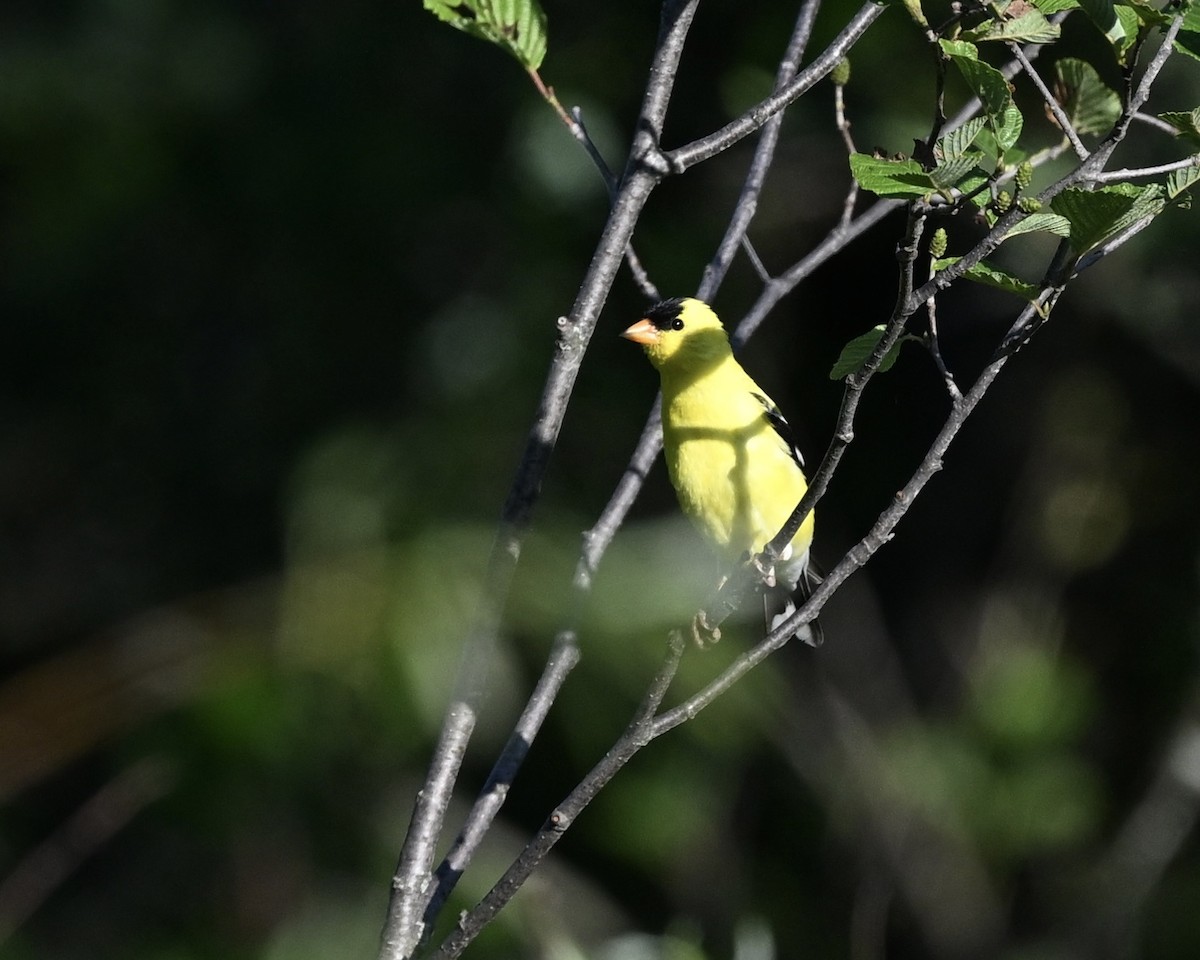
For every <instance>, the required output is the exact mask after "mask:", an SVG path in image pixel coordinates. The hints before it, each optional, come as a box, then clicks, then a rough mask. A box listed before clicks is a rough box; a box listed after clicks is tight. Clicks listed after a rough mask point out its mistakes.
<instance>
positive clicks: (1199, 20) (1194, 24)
mask: <svg viewBox="0 0 1200 960" xmlns="http://www.w3.org/2000/svg"><path fill="white" fill-rule="evenodd" d="M1175 49H1176V50H1178V51H1179V52H1180V53H1186V54H1187V55H1188V56H1189V57H1192V58H1194V59H1196V60H1200V4H1197V3H1194V2H1193V3H1192V4H1191V6H1189V7H1188V8H1187V9H1186V10H1184V11H1183V26H1182V27H1181V28H1180V30H1179V33H1178V34H1177V35H1176V37H1175Z"/></svg>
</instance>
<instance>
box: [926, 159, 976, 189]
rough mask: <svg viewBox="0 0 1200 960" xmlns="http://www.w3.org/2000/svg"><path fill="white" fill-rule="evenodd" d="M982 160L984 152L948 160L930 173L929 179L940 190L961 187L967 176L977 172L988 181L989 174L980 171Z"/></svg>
mask: <svg viewBox="0 0 1200 960" xmlns="http://www.w3.org/2000/svg"><path fill="white" fill-rule="evenodd" d="M982 159H983V153H982V151H978V150H973V151H971V152H970V153H968V154H966V155H965V156H961V157H955V158H954V159H952V160H946V161H944V162H943V163H939V164H938V165H937V166H936V167H934V168H933V169H932V170H931V171H929V179H930V180H932V181H933V182H934V184H935V185H936V186H937V187H938V189H939V190H949V189H950V188H951V187H957V186H959V184H960V182H961V181H962V180H963V178H964V177H966V176H967V174H969V173H972V172H976V171H978V172H979V173H982V174H983V176H984V178H985V179H986V178H987V174H986V173H983V171H982V170H980V169H979V161H980V160H982Z"/></svg>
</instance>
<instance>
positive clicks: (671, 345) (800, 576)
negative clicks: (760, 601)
mask: <svg viewBox="0 0 1200 960" xmlns="http://www.w3.org/2000/svg"><path fill="white" fill-rule="evenodd" d="M621 336H623V337H625V338H626V339H628V340H632V341H633V342H634V343H640V344H641V345H642V347H643V348H644V349H645V351H646V356H647V357H648V358H649V360H650V362H651V363H652V364H653V365H654V366H655V367H656V368H657V369H658V373H659V377H660V379H661V381H662V420H663V455H664V457H665V459H666V461H667V472H668V474H669V475H670V477H671V483H672V484H673V485H674V487H675V492H676V493H677V494H678V496H679V505H680V506H681V507H682V508H683V512H684V513H685V514H687V516H688V517H690V518H691V520H692V522H693V523H695V524H696V526H697V527H698V528H699V529H700V532H701V533H702V534H703V535H704V536H705V537H706V538H707V539H708V540H710V541H711V542H712V543H713V544H714V545H715V546H716V548H717V550H718V552H719V553H720V554H721V555H722V558H723V560H724V561H725V562H726V563H729V564H732V563H733V562H735V561H737V560H741V559H745V558H747V557H754V556H757V555H758V554H759V553H761V552H762V549H763V547H765V546H766V545H767V543H768V542H769V541H770V540H771V538H772V537H774V536H775V534H777V533H778V532H779V530H780V528H782V527H783V525H784V523H785V522H786V521H787V518H788V516H789V515H790V514H791V512H792V510H793V509H794V508H795V506H796V504H797V503H799V502H800V498H801V497H802V496H804V491H805V490H807V489H808V483H807V481H806V480H805V479H804V471H803V469H802V464H803V461H802V459H801V456H800V451H799V450H797V449H796V446H795V444H794V443H793V442H792V438H791V430H790V429H789V427H788V424H787V421H786V420H784V418H783V415H782V414H781V413H780V412H779V408H778V407H776V406H775V404H774V403H773V402H772V400H771V398H770V397H768V396H767V395H766V393H765V392H764V391H763V390H762V388H761V387H759V385H758V384H757V383H755V382H754V381H753V380H752V379H751V378H750V375H749V374H747V373H746V371H745V370H743V369H742V366H741V364H739V363H738V362H737V360H736V359H734V356H733V350H732V349H731V348H730V345H729V337H728V336H727V335H726V333H725V328H724V327H723V326H721V321H720V320H719V319H718V318H717V315H716V314H715V313H713V311H712V308H711V307H709V306H708V304H706V303H703V302H702V301H700V300H695V299H692V298H688V297H685V298H675V299H671V300H664V301H662V302H661V303H658V304H655V305H654V306H653V307H651V308H650V310H649V311H648V312H647V313H646V314H645V316H644V317H643V318H642V319H641V320H639V321H638V322H637V323H635V324H634V325H633V326H631V327H630V328H629V329H627V330H625V331H624V332H623V333H622V334H621ZM812 538H813V514H812V513H809V515H808V517H807V518H806V519H805V521H804V523H803V524H801V526H800V529H799V530H798V531H797V532H796V535H795V536H794V537H793V538H792V541H791V543H789V544H788V546H787V548H786V549H785V550H784V551H783V552H782V555H781V556H780V558H779V563H778V564H777V565H776V567H775V570H774V571H773V573H774V580H775V586H774V588H773V589H771V588H769V589H768V595H767V613H768V626H769V627H774V626H775V625H777V624H779V623H781V622H782V621H783V620H784V619H785V618H787V617H789V616H790V615H791V614H792V613H794V612H795V610H796V607H795V605H794V603H793V602H792V599H791V594H793V593H795V592H797V591H798V592H799V593H800V594H801V595H802V597H807V596H808V594H809V593H810V592H811V590H812V587H813V586H814V585H815V584H817V583H819V582H820V578H819V577H818V576H817V575H816V573H815V571H812V570H811V568H810V566H809V562H808V553H809V547H810V545H811V544H812ZM770 579H771V577H770V576H768V583H770ZM781 601H782V612H779V613H775V615H774V616H773V617H772V616H771V614H772V612H773V609H774V610H778V609H779V607H780V602H781ZM796 636H797V638H799V639H801V640H804V641H805V642H807V643H811V644H813V645H814V646H816V645H817V644H819V643H820V641H821V633H820V629H819V628H818V627H817V624H816V622H815V621H814V622H813V623H811V624H808V625H806V626H805V627H803V628H801V630H800V631H799V632H798V633H797V634H796Z"/></svg>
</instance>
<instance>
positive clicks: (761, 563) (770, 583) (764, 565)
mask: <svg viewBox="0 0 1200 960" xmlns="http://www.w3.org/2000/svg"><path fill="white" fill-rule="evenodd" d="M750 566H752V567H753V568H754V571H755V572H756V573H757V574H758V577H759V579H760V580H762V582H763V584H764V585H765V586H766V587H767V588H768V589H771V588H773V587H774V586H775V563H774V561H772V560H770V559H769V558H768V557H767V555H766V554H765V553H760V554H758V555H757V556H753V557H751V558H750Z"/></svg>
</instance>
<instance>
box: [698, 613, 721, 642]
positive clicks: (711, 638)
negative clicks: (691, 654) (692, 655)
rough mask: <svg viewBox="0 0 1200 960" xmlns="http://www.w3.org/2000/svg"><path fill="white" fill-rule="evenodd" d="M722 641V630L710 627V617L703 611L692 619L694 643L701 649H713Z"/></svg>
mask: <svg viewBox="0 0 1200 960" xmlns="http://www.w3.org/2000/svg"><path fill="white" fill-rule="evenodd" d="M720 639H721V628H720V627H710V626H709V625H708V616H707V615H706V614H705V612H704V611H703V610H701V611H700V612H699V613H697V614H696V615H695V616H694V617H693V618H692V643H694V644H695V645H696V646H697V647H698V648H699V649H701V650H703V649H704V648H705V647H711V646H712V645H713V644H714V643H716V642H717V641H718V640H720Z"/></svg>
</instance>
